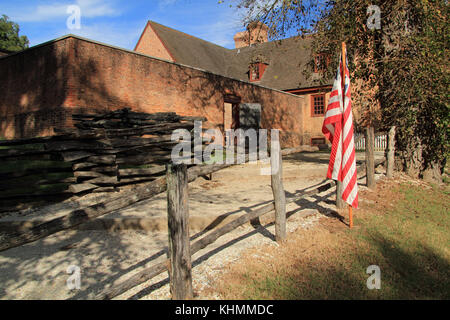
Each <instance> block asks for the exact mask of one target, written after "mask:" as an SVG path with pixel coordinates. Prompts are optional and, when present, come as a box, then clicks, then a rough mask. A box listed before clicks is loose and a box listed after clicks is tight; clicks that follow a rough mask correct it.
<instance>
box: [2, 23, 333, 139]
mask: <svg viewBox="0 0 450 320" xmlns="http://www.w3.org/2000/svg"><path fill="white" fill-rule="evenodd" d="M256 26H257V27H259V28H251V27H250V28H249V30H248V31H247V32H243V33H240V34H237V35H236V36H235V41H236V44H237V48H236V49H233V50H229V49H226V48H223V47H220V46H217V45H214V44H212V43H209V42H207V41H204V40H201V39H198V38H195V37H192V36H189V35H186V34H184V33H182V32H179V31H176V30H173V29H170V28H168V27H165V26H162V25H159V24H157V23H155V22H149V23H148V24H147V26H146V28H145V30H144V32H143V34H142V36H141V38H140V39H139V42H138V44H137V45H136V48H135V51H129V50H125V49H122V48H117V47H114V46H110V45H107V44H103V43H99V42H96V41H92V40H89V39H84V38H81V37H78V36H74V35H67V36H64V37H61V38H59V39H56V40H53V41H50V42H46V43H43V44H41V45H38V46H35V47H32V48H29V49H27V50H24V51H21V52H18V53H14V54H10V55H7V56H3V57H0V74H1V75H2V76H1V77H0V135H1V136H4V137H7V138H13V137H15V138H18V137H30V136H38V135H48V134H53V129H54V128H60V127H65V126H70V125H71V120H70V119H71V117H70V115H71V113H73V112H80V111H81V112H92V111H94V110H98V111H100V110H102V111H104V110H114V109H119V108H123V107H131V108H132V109H134V110H137V111H143V112H164V111H173V112H177V113H179V114H182V115H194V116H197V115H198V116H205V117H207V119H208V126H209V127H215V128H220V129H221V130H223V129H227V128H237V127H239V126H240V122H242V120H243V119H241V118H242V112H240V110H243V109H245V108H246V107H248V106H252V107H254V106H256V107H257V110H258V112H260V115H259V118H260V123H259V126H260V127H261V128H267V129H270V128H277V129H280V130H281V139H282V144H283V145H284V146H296V145H301V144H310V143H311V142H312V141H313V142H314V140H313V139H323V136H322V134H321V125H322V120H323V117H322V116H323V111H324V107H325V104H326V99H327V96H326V95H322V93H321V91H324V92H325V91H326V90H329V89H328V87H327V86H318V85H316V83H317V81H316V80H314V79H313V80H308V81H307V80H306V79H305V78H304V76H303V74H302V72H301V71H302V70H301V69H302V68H303V65H302V63H303V64H304V63H306V61H307V58H308V55H310V53H309V51H308V49H307V46H308V40H301V39H298V38H290V39H286V40H283V41H281V42H268V41H267V30H266V29H264V27H262V28H261V25H256ZM257 29H258V30H257ZM261 30H262V31H263V32H262V33H261ZM264 30H265V32H264ZM293 93H295V94H293ZM298 94H301V95H298ZM313 94H318V95H317V97H319V96H320V97H321V98H316V97H315V95H313ZM244 120H245V119H244Z"/></svg>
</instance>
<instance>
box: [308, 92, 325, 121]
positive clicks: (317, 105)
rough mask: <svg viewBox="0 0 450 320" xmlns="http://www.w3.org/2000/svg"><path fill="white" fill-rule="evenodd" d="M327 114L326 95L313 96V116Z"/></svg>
mask: <svg viewBox="0 0 450 320" xmlns="http://www.w3.org/2000/svg"><path fill="white" fill-rule="evenodd" d="M324 114H325V94H316V95H312V96H311V116H312V117H319V116H323V115H324Z"/></svg>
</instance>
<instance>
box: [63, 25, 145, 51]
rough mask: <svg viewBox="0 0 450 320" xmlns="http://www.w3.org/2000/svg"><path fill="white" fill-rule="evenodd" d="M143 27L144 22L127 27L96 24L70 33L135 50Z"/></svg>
mask: <svg viewBox="0 0 450 320" xmlns="http://www.w3.org/2000/svg"><path fill="white" fill-rule="evenodd" d="M142 25H144V23H143V22H141V23H133V25H126V26H124V25H123V24H111V23H96V24H94V25H82V27H81V29H80V30H70V33H72V34H75V35H79V36H81V37H84V38H88V39H91V40H95V41H99V42H103V43H106V44H110V45H113V46H117V47H120V48H125V49H128V50H133V49H134V46H135V45H136V42H137V41H138V39H139V36H140V34H141V32H142ZM65 33H67V32H65Z"/></svg>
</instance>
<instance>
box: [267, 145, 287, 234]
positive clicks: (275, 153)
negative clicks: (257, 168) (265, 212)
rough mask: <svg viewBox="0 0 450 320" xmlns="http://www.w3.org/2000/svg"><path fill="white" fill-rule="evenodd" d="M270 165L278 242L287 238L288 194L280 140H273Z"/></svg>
mask: <svg viewBox="0 0 450 320" xmlns="http://www.w3.org/2000/svg"><path fill="white" fill-rule="evenodd" d="M271 144H272V145H271V152H270V165H271V171H272V172H271V173H272V174H271V186H272V193H273V198H274V201H275V239H276V241H277V242H281V241H284V240H286V195H285V192H284V188H283V160H282V159H283V157H282V155H281V150H280V142H279V141H278V139H277V140H272V141H271Z"/></svg>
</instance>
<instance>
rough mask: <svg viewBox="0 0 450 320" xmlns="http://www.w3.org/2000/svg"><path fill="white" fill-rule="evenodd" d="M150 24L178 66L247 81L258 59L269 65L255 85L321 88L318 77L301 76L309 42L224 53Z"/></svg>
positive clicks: (299, 40)
mask: <svg viewBox="0 0 450 320" xmlns="http://www.w3.org/2000/svg"><path fill="white" fill-rule="evenodd" d="M149 24H151V26H152V28H153V30H155V32H156V33H157V34H158V36H159V38H160V39H161V41H162V42H163V43H164V46H165V47H166V48H167V50H168V51H169V52H170V54H171V55H172V57H173V58H174V59H175V61H176V62H178V63H181V64H185V65H188V66H192V67H197V68H201V69H204V70H207V71H211V72H214V73H217V74H220V75H223V76H226V77H231V78H235V79H239V80H243V81H248V70H249V65H250V63H251V62H252V61H253V60H254V59H255V58H256V57H260V58H262V59H263V60H264V62H266V63H267V64H268V66H267V68H266V71H265V72H264V75H263V77H262V79H261V81H258V82H257V83H259V84H261V85H263V86H266V87H270V88H274V89H279V90H290V89H298V88H310V87H316V86H320V83H319V78H318V74H312V76H310V77H309V78H307V77H306V75H305V74H304V72H303V71H304V70H306V68H307V63H308V61H309V58H310V55H311V50H310V45H311V39H308V38H301V37H292V38H287V39H283V40H277V41H270V42H265V43H260V44H253V45H251V46H248V47H243V48H239V49H227V48H224V47H221V46H218V45H216V44H214V43H211V42H208V41H205V40H202V39H199V38H197V37H194V36H191V35H188V34H186V33H184V32H181V31H178V30H174V29H172V28H169V27H166V26H163V25H161V24H159V23H156V22H154V21H149ZM330 83H331V81H327V83H326V84H330Z"/></svg>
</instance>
